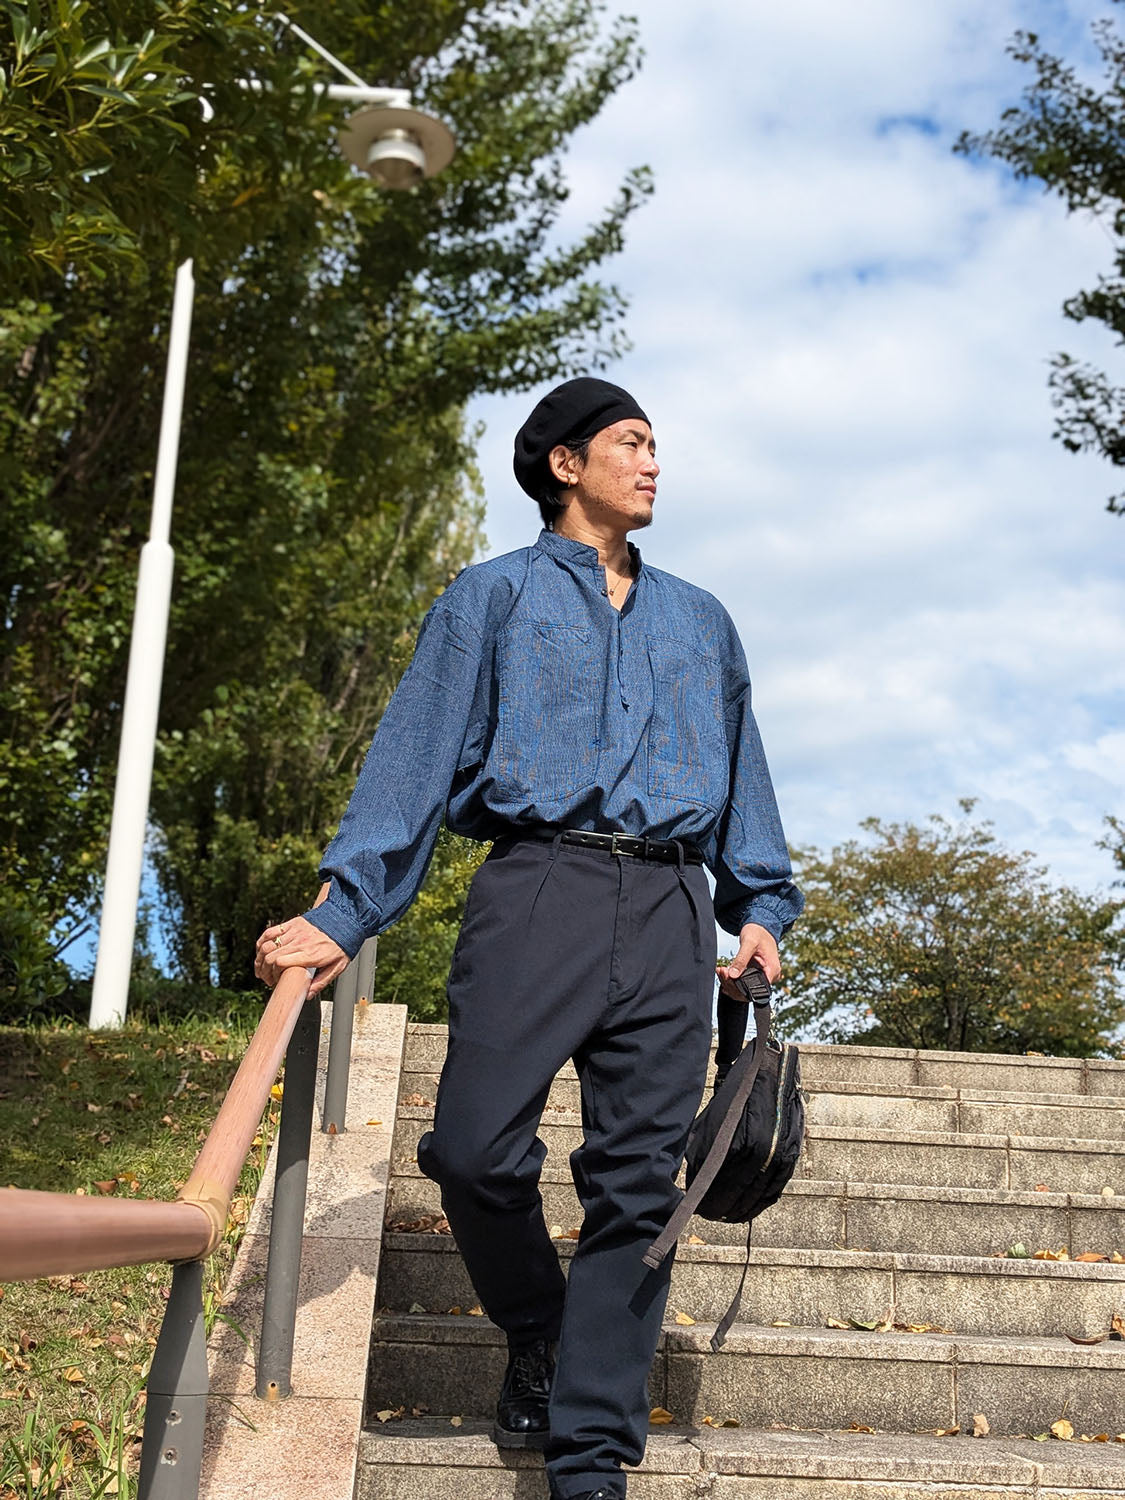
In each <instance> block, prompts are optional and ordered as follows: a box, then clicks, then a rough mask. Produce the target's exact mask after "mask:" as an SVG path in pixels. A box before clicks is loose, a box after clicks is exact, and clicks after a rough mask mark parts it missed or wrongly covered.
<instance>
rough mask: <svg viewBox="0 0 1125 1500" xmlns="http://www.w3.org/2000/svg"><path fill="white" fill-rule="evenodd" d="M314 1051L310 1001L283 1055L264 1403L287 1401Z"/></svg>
mask: <svg viewBox="0 0 1125 1500" xmlns="http://www.w3.org/2000/svg"><path fill="white" fill-rule="evenodd" d="M319 1045H320V1001H319V999H317V998H310V999H308V1000H306V1001H305V1004H304V1007H303V1008H302V1010H301V1014H300V1016H299V1017H298V1020H297V1025H296V1027H295V1028H294V1031H293V1036H292V1038H291V1040H290V1042H289V1050H288V1051H287V1052H286V1054H285V1088H284V1093H283V1094H282V1105H281V1123H280V1125H279V1126H278V1131H277V1146H276V1151H277V1171H276V1175H275V1178H274V1186H273V1210H272V1213H271V1216H270V1247H269V1258H268V1260H267V1262H266V1291H265V1305H264V1307H263V1309H262V1338H261V1343H260V1345H259V1349H258V1372H257V1379H256V1381H255V1390H256V1391H257V1393H258V1395H259V1396H261V1397H263V1398H264V1399H265V1400H267V1401H277V1400H279V1399H280V1398H281V1397H283V1396H288V1395H289V1393H290V1391H291V1389H292V1384H291V1375H292V1368H293V1324H294V1320H295V1318H296V1316H297V1287H298V1281H299V1279H300V1274H301V1239H302V1235H303V1233H304V1226H305V1193H306V1189H307V1187H308V1179H309V1138H310V1136H311V1134H312V1117H313V1102H314V1098H315V1094H316V1056H317V1051H318V1050H319Z"/></svg>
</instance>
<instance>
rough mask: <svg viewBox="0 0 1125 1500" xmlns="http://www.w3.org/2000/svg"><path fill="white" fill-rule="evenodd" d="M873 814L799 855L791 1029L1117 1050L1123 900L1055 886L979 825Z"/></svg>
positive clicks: (975, 1046)
mask: <svg viewBox="0 0 1125 1500" xmlns="http://www.w3.org/2000/svg"><path fill="white" fill-rule="evenodd" d="M972 806H973V804H972V803H971V802H966V803H963V804H962V807H963V809H964V811H965V813H966V817H965V819H964V820H963V821H962V822H960V823H956V824H954V823H951V822H949V821H948V820H947V819H945V818H941V817H933V818H930V819H929V820H928V822H927V823H926V824H925V825H923V826H919V825H917V824H913V823H884V822H882V821H880V820H879V819H878V818H869V819H867V820H866V821H865V822H864V823H863V824H862V825H861V827H862V828H863V830H864V832H865V833H866V835H867V839H866V840H865V841H863V842H860V841H859V840H850V841H849V842H847V843H845V844H843V845H841V846H839V847H838V848H836V849H833V850H832V852H831V854H829V855H827V856H824V855H820V854H817V853H815V852H812V853H805V854H803V855H801V856H799V858H798V862H797V863H798V879H799V881H800V884H801V886H802V889H803V890H804V891H805V894H806V897H807V901H808V905H807V907H806V909H805V913H804V915H803V916H802V918H801V920H800V922H798V923H797V925H796V927H795V928H794V929H793V932H792V934H791V935H790V937H789V939H788V940H787V945H786V955H785V967H786V983H785V993H786V996H787V997H788V998H787V1000H786V1003H785V1006H784V1017H785V1022H786V1024H788V1025H790V1026H792V1025H797V1026H803V1027H809V1028H811V1029H813V1031H814V1032H815V1033H816V1034H817V1035H818V1036H819V1037H821V1038H823V1039H824V1040H828V1041H833V1042H862V1043H864V1044H871V1045H885V1046H889V1047H928V1048H939V1049H948V1050H952V1051H972V1052H1025V1051H1035V1052H1044V1053H1049V1054H1053V1055H1058V1056H1068V1057H1088V1056H1094V1055H1103V1054H1106V1053H1107V1052H1112V1051H1113V1050H1114V1048H1115V1047H1119V1045H1120V1037H1119V1032H1120V1028H1121V1026H1122V1023H1123V1021H1125V991H1123V989H1122V985H1121V961H1122V952H1123V949H1122V930H1121V924H1120V916H1121V912H1122V910H1123V909H1125V902H1122V901H1117V900H1102V899H1099V898H1097V897H1089V896H1084V895H1082V894H1080V893H1079V892H1077V891H1074V890H1071V889H1068V888H1067V887H1065V886H1053V885H1051V884H1050V883H1049V882H1048V881H1047V879H1046V877H1045V872H1044V871H1043V870H1042V869H1041V868H1039V867H1037V866H1036V865H1035V864H1034V863H1033V861H1032V856H1031V855H1029V854H1027V853H1016V852H1014V851H1012V850H1010V849H1007V848H1005V847H1004V846H1003V845H1002V844H1000V843H999V842H998V841H997V839H996V837H995V835H994V834H993V832H992V830H991V827H990V825H989V824H987V823H973V822H972V821H970V818H969V814H970V813H971V811H972Z"/></svg>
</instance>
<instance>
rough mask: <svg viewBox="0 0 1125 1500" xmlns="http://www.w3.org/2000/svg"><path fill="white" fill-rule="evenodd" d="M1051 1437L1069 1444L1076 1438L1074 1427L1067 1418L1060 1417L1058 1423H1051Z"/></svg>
mask: <svg viewBox="0 0 1125 1500" xmlns="http://www.w3.org/2000/svg"><path fill="white" fill-rule="evenodd" d="M1051 1435H1052V1436H1053V1437H1057V1438H1058V1439H1059V1440H1060V1441H1061V1442H1064V1443H1069V1442H1070V1440H1071V1438H1072V1437H1073V1436H1074V1426H1073V1424H1072V1423H1070V1422H1068V1421H1067V1419H1066V1418H1065V1417H1060V1418H1059V1420H1058V1421H1057V1422H1052V1423H1051Z"/></svg>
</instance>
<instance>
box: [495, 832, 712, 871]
mask: <svg viewBox="0 0 1125 1500" xmlns="http://www.w3.org/2000/svg"><path fill="white" fill-rule="evenodd" d="M505 838H506V839H535V840H536V841H537V842H539V843H544V844H551V843H554V841H555V839H558V840H559V842H560V843H563V844H577V845H578V847H579V848H580V849H604V850H605V851H606V852H607V853H608V854H626V855H628V856H629V858H630V859H654V860H656V861H657V862H658V863H659V864H663V865H678V864H679V862H680V853H681V850H682V851H683V861H684V864H686V865H701V864H702V863H703V854H702V852H701V851H700V849H699V848H698V846H697V845H695V844H686V843H684V842H683V840H682V839H649V838H638V837H637V836H636V835H635V834H632V833H590V832H588V831H587V830H586V829H585V828H529V829H527V830H526V831H524V830H523V829H518V830H517V829H513V830H512V832H511V833H510V834H507V835H505ZM497 842H499V840H498V841H497Z"/></svg>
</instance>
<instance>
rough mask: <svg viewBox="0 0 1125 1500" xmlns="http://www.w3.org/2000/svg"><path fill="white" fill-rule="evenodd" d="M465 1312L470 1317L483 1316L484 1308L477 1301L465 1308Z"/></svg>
mask: <svg viewBox="0 0 1125 1500" xmlns="http://www.w3.org/2000/svg"><path fill="white" fill-rule="evenodd" d="M465 1312H466V1316H468V1317H470V1318H483V1317H484V1308H483V1307H482V1306H481V1305H480V1303H479V1302H477V1303H476V1304H474V1306H472V1307H468V1308H466V1309H465Z"/></svg>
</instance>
